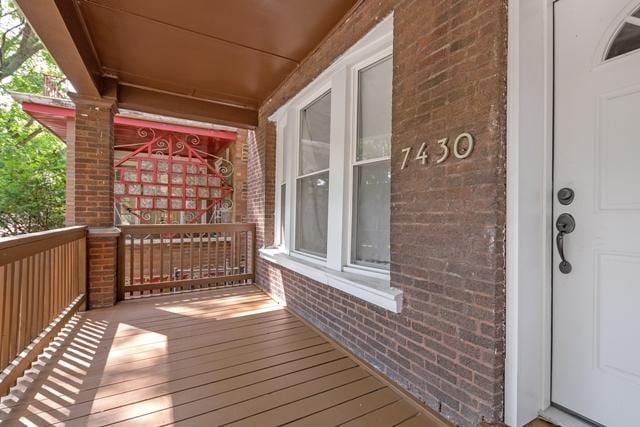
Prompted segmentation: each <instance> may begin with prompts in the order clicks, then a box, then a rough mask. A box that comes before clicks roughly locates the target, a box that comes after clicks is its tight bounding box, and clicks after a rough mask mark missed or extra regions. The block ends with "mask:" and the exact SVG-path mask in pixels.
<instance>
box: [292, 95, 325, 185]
mask: <svg viewBox="0 0 640 427" xmlns="http://www.w3.org/2000/svg"><path fill="white" fill-rule="evenodd" d="M330 133H331V92H328V93H326V94H324V95H322V96H321V97H320V98H318V99H317V100H316V101H314V102H313V103H312V104H311V105H309V106H308V107H306V108H305V109H304V110H302V111H301V113H300V172H299V175H307V174H309V173H312V172H317V171H321V170H325V169H329V136H330Z"/></svg>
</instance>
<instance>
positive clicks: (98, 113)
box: [67, 98, 114, 227]
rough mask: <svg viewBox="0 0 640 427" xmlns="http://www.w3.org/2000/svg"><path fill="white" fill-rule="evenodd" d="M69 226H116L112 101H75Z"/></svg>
mask: <svg viewBox="0 0 640 427" xmlns="http://www.w3.org/2000/svg"><path fill="white" fill-rule="evenodd" d="M74 103H75V105H76V120H75V132H74V136H75V139H74V140H73V141H72V144H73V150H70V151H71V153H72V154H71V157H69V160H70V161H69V162H68V163H69V167H70V171H71V172H70V173H71V174H72V175H70V176H69V178H70V179H69V181H70V184H69V186H70V187H69V189H71V190H72V191H71V192H70V193H67V199H68V201H67V211H69V210H72V212H68V214H67V215H68V216H67V221H68V223H69V224H68V225H89V226H94V227H112V226H113V169H112V167H113V113H114V106H113V104H110V103H109V102H104V101H95V100H85V99H81V98H75V99H74Z"/></svg>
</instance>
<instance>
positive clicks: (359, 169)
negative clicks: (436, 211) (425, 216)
mask: <svg viewBox="0 0 640 427" xmlns="http://www.w3.org/2000/svg"><path fill="white" fill-rule="evenodd" d="M392 63H393V61H392V58H391V57H386V58H383V59H381V60H379V61H377V62H375V63H373V64H371V65H369V66H367V67H366V68H362V69H360V70H357V106H356V107H357V114H356V123H355V128H356V135H355V141H354V142H355V143H353V144H352V146H353V150H354V153H353V154H352V171H351V172H352V182H353V190H352V191H353V200H352V204H351V229H352V232H351V254H350V255H351V262H352V263H354V264H356V265H363V266H369V267H373V268H383V269H388V268H389V237H390V235H389V221H390V213H391V206H390V189H391V163H390V154H391V77H392V72H393V64H392Z"/></svg>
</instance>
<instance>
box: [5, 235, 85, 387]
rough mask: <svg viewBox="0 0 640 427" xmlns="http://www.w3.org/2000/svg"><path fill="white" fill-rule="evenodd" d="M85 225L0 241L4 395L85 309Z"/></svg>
mask: <svg viewBox="0 0 640 427" xmlns="http://www.w3.org/2000/svg"><path fill="white" fill-rule="evenodd" d="M86 234H87V230H86V227H69V228H63V229H59V230H51V231H45V232H42V233H33V234H27V235H24V236H18V237H11V238H6V239H0V329H1V331H0V332H1V339H0V367H1V368H3V371H2V373H1V374H0V395H4V394H6V393H7V392H8V391H9V388H10V387H11V386H12V385H13V384H14V383H15V381H16V380H17V379H18V378H19V377H20V376H21V375H22V374H23V373H24V371H25V370H27V369H28V368H29V367H30V366H31V363H32V362H33V361H34V360H35V359H36V358H37V357H38V355H39V354H40V353H41V352H42V350H44V348H45V347H46V346H47V345H48V343H49V342H50V341H51V339H53V338H54V337H55V336H56V335H57V333H58V332H59V331H60V329H61V328H62V327H63V326H64V325H65V323H67V321H68V320H69V319H70V318H71V317H72V316H73V315H74V314H75V312H76V311H78V309H80V308H81V307H83V304H84V302H85V292H86Z"/></svg>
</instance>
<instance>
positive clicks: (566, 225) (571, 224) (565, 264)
mask: <svg viewBox="0 0 640 427" xmlns="http://www.w3.org/2000/svg"><path fill="white" fill-rule="evenodd" d="M556 229H557V230H558V235H557V236H556V246H557V247H558V253H559V254H560V259H561V261H560V265H559V268H560V272H561V273H563V274H569V273H571V263H570V262H569V261H567V259H566V258H565V256H564V237H565V236H566V235H567V234H571V233H572V232H573V230H575V229H576V221H575V219H574V218H573V216H572V215H571V214H568V213H563V214H560V216H559V217H558V220H557V221H556Z"/></svg>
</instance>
